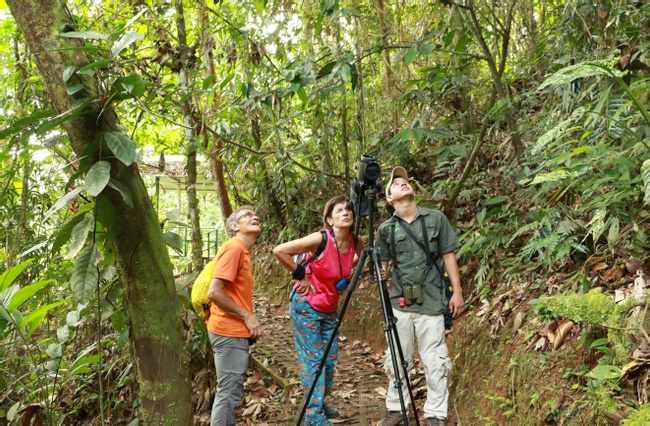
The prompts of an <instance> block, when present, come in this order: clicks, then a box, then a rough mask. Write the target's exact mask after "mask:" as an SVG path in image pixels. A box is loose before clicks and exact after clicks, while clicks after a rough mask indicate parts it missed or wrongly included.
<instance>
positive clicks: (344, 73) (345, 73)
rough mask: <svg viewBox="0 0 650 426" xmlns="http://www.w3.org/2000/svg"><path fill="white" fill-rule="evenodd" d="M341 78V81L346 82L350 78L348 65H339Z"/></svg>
mask: <svg viewBox="0 0 650 426" xmlns="http://www.w3.org/2000/svg"><path fill="white" fill-rule="evenodd" d="M341 79H343V81H344V82H346V83H347V82H348V80H349V79H350V65H348V64H343V66H342V67H341Z"/></svg>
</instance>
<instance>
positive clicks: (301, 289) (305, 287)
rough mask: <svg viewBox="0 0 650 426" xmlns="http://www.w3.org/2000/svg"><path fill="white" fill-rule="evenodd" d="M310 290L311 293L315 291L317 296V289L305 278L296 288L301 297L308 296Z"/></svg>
mask: <svg viewBox="0 0 650 426" xmlns="http://www.w3.org/2000/svg"><path fill="white" fill-rule="evenodd" d="M309 289H311V291H313V292H314V294H316V288H315V287H314V285H313V284H312V283H311V280H310V279H309V277H308V276H305V277H304V278H303V279H301V280H300V284H298V287H296V291H297V292H298V293H300V294H301V295H303V296H306V295H307V294H308V293H309Z"/></svg>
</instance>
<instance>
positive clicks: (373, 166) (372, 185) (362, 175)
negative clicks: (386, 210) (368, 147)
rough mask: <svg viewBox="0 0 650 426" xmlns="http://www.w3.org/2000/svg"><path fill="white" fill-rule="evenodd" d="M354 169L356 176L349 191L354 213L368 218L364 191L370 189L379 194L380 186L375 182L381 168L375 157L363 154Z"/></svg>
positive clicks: (368, 212)
mask: <svg viewBox="0 0 650 426" xmlns="http://www.w3.org/2000/svg"><path fill="white" fill-rule="evenodd" d="M354 169H355V170H356V171H357V176H356V177H355V178H354V182H353V183H352V190H351V191H350V199H351V200H352V205H353V208H354V213H355V214H356V215H357V216H358V217H364V216H368V215H369V214H370V208H369V206H368V200H367V198H366V197H365V191H367V190H371V189H372V190H375V191H377V192H379V191H380V190H381V184H380V183H379V182H377V180H378V179H379V176H380V175H381V167H380V166H379V163H377V160H375V157H373V156H372V155H368V154H363V155H362V156H361V157H359V159H358V160H357V162H356V163H355V165H354Z"/></svg>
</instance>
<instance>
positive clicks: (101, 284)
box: [0, 0, 650, 423]
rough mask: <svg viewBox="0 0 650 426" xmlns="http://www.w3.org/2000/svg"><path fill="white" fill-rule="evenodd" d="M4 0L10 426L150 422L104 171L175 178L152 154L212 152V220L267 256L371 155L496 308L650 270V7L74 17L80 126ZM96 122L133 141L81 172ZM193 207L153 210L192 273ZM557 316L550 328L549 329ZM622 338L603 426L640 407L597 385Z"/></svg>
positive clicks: (144, 9) (301, 7)
mask: <svg viewBox="0 0 650 426" xmlns="http://www.w3.org/2000/svg"><path fill="white" fill-rule="evenodd" d="M3 3H4V2H0V4H2V6H3V7H4V9H2V12H3V15H2V18H3V19H2V27H1V29H0V31H2V33H3V37H2V41H0V47H1V49H0V55H2V63H3V64H4V65H3V68H2V70H3V72H2V74H1V75H0V86H1V87H2V90H3V92H4V93H5V96H3V97H2V99H1V100H0V111H1V112H2V114H0V125H1V126H2V131H1V132H0V163H1V166H2V167H1V171H0V174H1V175H2V181H1V183H2V185H1V188H0V191H1V192H0V200H1V202H0V206H1V207H0V220H1V223H2V228H1V229H0V237H1V240H2V246H1V247H0V256H1V257H2V259H3V262H4V265H3V270H4V274H3V275H2V277H0V371H2V374H0V385H1V386H0V389H3V390H2V391H0V419H2V418H3V417H6V418H7V419H9V420H14V421H17V419H18V418H20V417H22V418H23V420H25V421H27V422H29V421H30V419H35V418H37V417H42V418H47V419H48V420H49V421H50V422H52V423H57V422H70V421H71V422H75V421H78V422H83V421H85V420H87V419H88V418H91V417H97V416H99V417H100V418H101V419H103V420H105V421H111V422H116V421H118V420H122V421H125V419H128V421H130V420H132V419H136V418H137V417H138V409H139V407H138V402H137V399H136V395H137V392H138V383H137V382H138V378H137V375H136V374H134V373H132V367H133V361H134V356H135V355H134V353H133V351H131V350H130V344H129V342H130V340H129V337H130V332H131V327H132V324H131V323H130V312H129V310H128V309H125V308H124V306H126V303H125V300H124V298H125V291H124V288H123V285H124V284H123V280H124V277H121V276H120V273H121V272H120V270H119V268H118V267H117V266H118V265H117V262H116V253H115V239H116V234H115V232H114V227H115V224H114V223H112V222H111V220H112V217H113V213H112V212H111V209H112V208H113V207H112V205H111V202H110V201H109V200H108V198H107V197H106V193H107V191H116V192H117V193H118V194H119V196H120V197H122V199H123V202H124V203H125V205H127V206H129V205H133V201H134V199H135V197H137V196H138V194H133V193H131V192H129V189H128V188H126V187H124V186H123V185H122V184H120V182H118V181H117V180H116V179H115V176H114V173H115V170H114V167H115V166H111V164H110V163H109V159H110V160H116V161H118V162H120V163H122V164H123V165H125V166H129V165H131V164H132V163H133V164H138V169H139V170H140V171H141V172H142V173H147V174H152V175H154V174H162V172H164V170H165V166H164V164H159V165H158V167H156V165H154V164H145V162H144V161H143V159H144V157H145V156H152V155H153V156H155V157H158V156H160V155H161V154H163V158H164V154H167V155H171V154H180V155H186V156H187V157H188V158H190V157H191V156H192V155H195V154H198V156H199V158H200V159H203V160H204V163H211V167H206V169H209V170H210V171H209V172H207V175H208V176H209V177H211V178H212V179H213V180H214V181H215V185H216V186H217V187H219V182H220V181H221V182H224V183H225V188H227V193H226V192H224V191H223V190H219V191H217V192H218V197H217V200H215V199H214V198H209V199H208V200H207V202H205V203H199V205H198V211H202V212H205V211H206V210H207V209H210V210H211V211H214V210H215V209H217V205H218V206H219V208H220V210H221V212H222V213H224V212H226V215H227V208H232V207H237V206H239V205H242V204H252V205H254V206H255V208H256V209H257V211H258V212H259V213H260V214H261V215H262V216H263V222H264V234H263V236H262V238H263V240H264V243H266V244H276V243H278V242H281V241H286V240H288V239H290V238H294V237H296V236H298V235H302V234H304V233H305V232H306V231H307V230H313V229H315V228H317V227H318V226H319V221H318V217H319V216H320V211H321V208H322V205H323V203H324V200H326V199H328V198H329V197H331V196H332V195H335V194H340V193H348V192H349V190H350V189H349V188H350V185H351V183H352V179H353V178H354V175H355V171H354V168H353V166H354V163H355V161H356V159H357V158H358V157H359V156H360V155H362V154H371V155H373V156H375V157H376V158H377V159H378V161H379V162H380V163H381V165H382V166H383V167H384V170H386V171H388V170H389V169H390V168H391V167H392V166H394V165H402V166H404V167H406V168H407V169H408V170H409V172H410V174H411V177H412V178H413V179H414V182H415V183H416V185H417V188H418V194H419V195H418V196H419V197H420V200H419V201H420V202H421V204H422V205H431V206H435V207H437V208H440V209H443V210H445V212H446V213H447V214H448V215H449V217H450V219H451V220H452V222H454V223H455V224H456V226H457V227H458V228H459V229H460V230H461V232H462V242H463V247H462V249H461V251H460V253H459V255H460V258H461V263H462V264H466V266H465V267H464V269H463V272H464V276H463V280H464V282H465V283H467V285H466V293H467V294H466V296H467V297H469V298H472V297H474V296H476V297H477V299H476V300H478V301H481V300H486V299H489V298H490V297H492V296H494V295H497V294H501V293H503V292H506V291H508V290H509V289H511V288H514V287H515V286H517V285H519V284H520V283H522V282H526V281H535V285H534V286H532V287H530V289H529V290H527V291H530V292H531V295H532V294H533V293H534V296H535V297H537V296H540V295H542V296H543V295H545V294H546V293H549V294H550V290H549V289H545V288H543V283H544V282H545V280H544V279H543V278H545V277H547V276H549V275H551V274H555V273H563V274H565V275H564V276H565V279H564V282H563V284H562V285H561V286H559V288H556V289H554V290H553V292H554V293H562V292H566V293H570V294H573V293H575V294H579V295H582V294H586V293H588V292H589V290H590V289H592V288H594V287H599V286H600V287H602V286H604V287H606V288H614V287H620V286H621V285H622V284H629V283H625V282H624V281H625V280H624V279H623V278H624V277H623V275H624V274H623V273H622V272H621V275H617V274H618V272H615V271H614V268H615V267H617V266H613V267H612V269H610V270H608V272H610V271H612V272H611V274H612V275H611V276H609V273H608V277H607V278H606V279H604V278H603V277H602V276H601V275H602V274H598V275H597V276H594V275H593V274H589V273H588V272H589V271H588V270H587V265H591V264H593V262H594V259H605V261H607V262H610V264H613V265H616V264H618V265H619V266H618V267H617V268H619V269H621V268H620V265H621V264H622V263H624V262H625V261H627V260H628V259H630V258H635V259H640V260H641V264H643V262H644V260H645V259H646V256H647V255H646V253H647V251H648V248H649V245H650V244H649V242H648V234H649V233H650V227H649V225H648V205H649V204H650V159H649V157H648V152H649V145H650V113H649V112H648V109H647V105H648V104H650V98H649V96H650V95H649V91H648V88H649V86H650V83H649V80H648V76H649V72H650V36H649V34H648V31H649V30H648V28H650V25H648V22H649V21H648V20H649V16H650V6H648V5H647V4H645V3H644V2H641V1H636V0H627V1H613V0H597V1H592V2H586V1H583V0H565V1H550V2H549V1H544V0H520V1H514V0H508V1H504V2H496V3H495V2H478V1H477V2H474V1H464V2H457V3H454V2H449V1H409V2H394V3H389V2H384V0H376V1H374V2H360V1H340V0H336V1H334V0H323V1H318V2H317V1H314V0H305V1H303V2H292V1H280V0H278V1H262V0H249V1H221V2H213V1H208V0H201V1H197V2H185V3H183V2H182V1H181V0H174V1H171V0H167V1H160V2H153V3H152V4H151V5H149V4H147V2H144V1H137V0H136V1H130V2H128V3H127V2H123V1H115V0H109V1H104V2H86V1H74V0H70V1H68V2H67V3H68V7H69V13H70V14H71V16H72V18H73V21H74V22H75V24H74V25H68V26H66V27H65V28H61V29H60V33H59V36H60V37H63V38H66V39H72V40H74V41H80V44H79V45H78V47H76V48H75V49H76V50H78V51H81V52H83V54H84V55H86V58H87V62H88V65H86V66H84V67H82V68H79V69H78V68H77V67H75V66H73V65H69V66H67V67H64V68H62V69H61V70H60V71H61V73H62V77H63V80H64V81H65V82H66V83H67V93H64V94H57V96H69V97H71V98H74V101H73V102H72V103H71V109H70V110H69V111H57V110H55V108H53V107H52V106H51V102H50V98H48V93H46V91H45V88H44V85H45V83H44V78H43V70H39V69H38V68H37V66H36V64H35V61H34V58H33V56H32V54H31V53H30V49H29V48H28V46H27V43H26V41H25V37H24V34H21V32H20V31H19V30H18V28H17V26H16V24H15V22H14V20H13V19H12V17H11V15H10V11H9V9H7V8H6V7H5V5H4V4H3ZM8 3H9V6H11V4H12V2H8ZM17 10H19V9H17V8H13V9H12V10H11V12H13V13H14V14H15V13H19V12H17ZM89 87H93V91H92V93H93V95H92V96H81V94H82V93H84V91H85V90H87V89H88V88H89ZM50 96H52V94H50ZM89 108H96V110H97V111H99V112H100V116H101V115H103V114H109V113H115V114H116V116H117V117H118V118H119V125H118V129H119V131H114V130H112V131H109V132H105V133H103V134H102V137H101V138H100V140H96V141H94V142H93V143H92V144H91V145H92V146H93V148H92V150H91V149H89V150H88V152H87V153H86V154H85V155H78V153H75V150H74V146H73V142H74V141H72V138H70V136H69V135H68V134H66V133H65V132H63V131H62V128H61V125H62V123H65V122H66V121H68V120H71V119H72V118H74V117H78V116H79V115H81V114H84V113H85V112H87V111H88V109H89ZM97 150H98V151H97ZM97 152H99V157H98V155H97ZM163 163H164V162H163ZM112 167H113V169H112ZM190 168H191V166H190ZM112 173H113V174H112ZM188 173H189V172H188ZM191 186H192V185H188V187H191ZM149 188H150V190H151V192H150V193H149V195H150V196H151V197H154V188H153V186H150V187H149ZM184 196H185V195H183V197H184ZM159 197H161V198H162V196H159ZM190 200H191V198H190ZM156 201H157V200H155V199H154V200H153V202H154V203H155V202H156ZM166 202H167V205H169V204H170V203H171V202H170V201H169V200H167V201H166ZM164 203H165V201H164V200H163V204H164ZM230 204H232V207H231V206H230ZM381 204H383V203H381ZM191 206H192V202H191V201H189V202H188V210H189V211H187V212H184V214H187V216H186V217H178V216H175V215H173V214H172V215H171V216H167V212H168V211H169V210H171V209H169V208H163V209H160V210H159V218H158V219H159V220H160V222H161V224H162V225H161V226H162V228H163V229H162V231H163V232H164V238H165V241H166V242H167V244H168V245H169V246H170V250H171V251H170V253H171V254H172V255H178V253H182V254H183V256H182V257H183V259H184V260H177V261H176V264H177V265H187V264H189V263H190V262H189V260H187V259H188V258H190V257H191V254H188V253H187V252H186V251H185V250H183V249H182V247H181V242H180V241H181V240H180V239H179V237H178V235H176V234H175V233H174V232H172V230H171V229H170V227H169V224H170V223H172V222H174V221H176V222H182V223H185V224H187V223H190V222H191V223H193V224H194V223H196V224H198V223H199V222H200V221H201V220H202V219H203V216H202V215H200V214H198V215H196V214H192V213H191V210H192V207H191ZM209 222H210V226H214V225H215V224H214V219H211V220H210V221H209ZM187 226H189V225H187ZM198 227H199V228H200V225H199V226H198ZM161 238H162V237H161ZM143 250H144V248H143ZM531 265H532V266H531ZM639 270H642V268H639ZM179 272H180V271H179ZM645 273H648V271H646V272H645ZM185 282H186V280H179V285H178V292H179V295H180V297H181V298H186V297H187V290H186V288H184V287H183V286H182V285H181V283H185ZM468 300H469V299H468ZM550 305H552V304H547V305H544V306H545V307H544V309H542V308H541V307H538V309H537V311H538V314H539V315H541V316H542V317H552V316H553V315H554V313H553V312H552V307H549V306H550ZM612 309H613V308H612ZM555 315H559V314H558V313H557V312H555ZM574 320H576V319H574ZM588 325H589V326H591V327H599V326H600V327H606V326H607V324H606V323H600V324H588ZM609 325H616V326H620V327H623V328H624V327H625V324H619V323H614V322H612V323H609ZM639 336H641V337H643V335H642V333H640V332H636V334H635V337H637V338H638V337H639ZM645 338H647V335H646V336H645ZM617 339H618V340H617ZM610 341H611V342H605V343H604V345H605V346H607V345H608V344H609V345H610V346H611V349H612V350H613V351H616V350H618V354H616V356H613V355H611V354H610V355H607V356H606V357H605V359H604V360H603V361H602V363H601V365H599V367H603V366H604V367H605V369H604V370H603V369H600V370H597V371H596V373H593V374H592V378H594V380H596V381H597V383H596V382H593V381H592V382H590V383H591V384H590V388H589V389H587V391H588V392H589V393H590V395H592V396H593V398H592V399H591V400H592V401H597V402H598V403H596V404H594V405H593V410H594V412H596V413H598V412H599V410H601V411H603V410H605V409H612V407H613V405H612V404H611V401H609V400H608V401H606V402H607V404H604V403H603V402H602V401H603V398H601V397H599V396H598V395H599V393H598V392H597V390H598V389H597V388H598V386H601V385H602V386H604V387H606V389H607V392H609V394H610V395H617V396H620V395H623V393H622V392H620V388H619V387H618V386H617V384H616V383H617V380H619V379H620V377H621V375H620V374H614V375H609V374H605V375H603V376H599V374H600V373H602V372H603V371H604V372H611V371H620V368H621V367H623V365H624V364H625V363H626V362H627V361H628V359H629V356H628V355H629V354H628V353H627V350H626V349H625V348H624V344H623V341H624V337H623V336H618V337H616V336H610ZM193 343H194V344H196V348H198V347H200V346H201V345H202V343H201V342H198V343H197V342H196V341H193ZM619 343H620V344H619ZM599 347H601V348H602V347H603V344H602V342H601V344H599V345H595V346H594V348H599ZM197 351H198V349H197ZM622 351H623V353H622ZM608 354H609V352H608ZM194 356H195V357H197V355H196V354H194ZM200 356H201V355H198V357H199V358H200ZM645 368H646V369H647V368H648V366H647V364H645ZM616 369H618V370H616ZM598 379H600V380H598ZM617 392H618V394H617ZM621 398H622V397H621ZM646 399H647V395H646ZM643 402H647V400H646V401H640V400H638V399H637V400H636V401H632V400H629V399H626V400H625V402H624V403H625V404H627V405H630V406H632V407H633V408H635V409H638V408H640V407H639V406H640V404H641V403H643ZM608 404H609V405H608ZM645 411H646V412H647V409H645ZM594 418H598V414H596V415H595V417H594ZM601 420H602V419H601Z"/></svg>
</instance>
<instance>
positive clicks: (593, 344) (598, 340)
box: [589, 337, 609, 349]
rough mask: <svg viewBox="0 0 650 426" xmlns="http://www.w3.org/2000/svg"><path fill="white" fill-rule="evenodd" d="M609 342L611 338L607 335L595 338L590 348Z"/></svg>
mask: <svg viewBox="0 0 650 426" xmlns="http://www.w3.org/2000/svg"><path fill="white" fill-rule="evenodd" d="M608 343H609V339H608V338H607V337H603V338H601V339H597V340H594V341H593V342H591V345H589V349H593V348H596V347H598V346H604V345H607V344H608Z"/></svg>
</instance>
